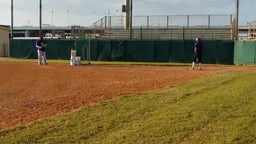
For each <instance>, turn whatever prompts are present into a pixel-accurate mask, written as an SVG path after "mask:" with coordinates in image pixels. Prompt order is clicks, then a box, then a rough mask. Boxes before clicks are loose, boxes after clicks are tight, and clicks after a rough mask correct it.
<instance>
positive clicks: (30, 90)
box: [0, 62, 243, 129]
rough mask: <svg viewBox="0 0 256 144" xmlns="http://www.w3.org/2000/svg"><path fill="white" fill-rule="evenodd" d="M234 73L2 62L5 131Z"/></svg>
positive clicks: (0, 102) (0, 110) (0, 100)
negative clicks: (126, 97)
mask: <svg viewBox="0 0 256 144" xmlns="http://www.w3.org/2000/svg"><path fill="white" fill-rule="evenodd" d="M232 69H234V68H233V67H231V66H221V67H217V66H216V67H209V66H208V67H203V70H202V71H199V70H194V71H189V67H184V66H183V67H182V66H138V65H129V66H127V65H125V66H124V65H89V66H69V65H68V64H51V63H50V64H49V65H42V66H39V65H37V64H36V63H25V62H0V81H1V83H0V129H3V128H7V127H11V126H15V125H22V124H27V123H29V122H32V121H35V120H38V119H42V118H48V117H52V116H55V115H58V114H63V113H66V112H71V111H73V110H76V109H78V108H81V107H83V106H86V105H88V104H92V103H97V102H100V101H104V100H107V99H113V98H117V97H120V96H122V95H127V94H133V93H141V92H147V91H151V90H156V89H159V88H163V87H167V86H170V85H174V84H177V83H180V82H185V81H188V80H192V79H195V78H199V77H202V76H208V75H211V74H214V73H216V72H221V71H226V70H232ZM236 69H237V68H236ZM239 69H243V68H241V67H239Z"/></svg>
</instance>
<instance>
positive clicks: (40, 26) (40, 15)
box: [39, 0, 42, 37]
mask: <svg viewBox="0 0 256 144" xmlns="http://www.w3.org/2000/svg"><path fill="white" fill-rule="evenodd" d="M41 36H42V0H40V4H39V37H41Z"/></svg>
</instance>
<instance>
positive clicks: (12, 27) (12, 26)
mask: <svg viewBox="0 0 256 144" xmlns="http://www.w3.org/2000/svg"><path fill="white" fill-rule="evenodd" d="M12 38H13V0H11V39H12Z"/></svg>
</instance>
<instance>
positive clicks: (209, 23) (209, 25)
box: [208, 15, 211, 28]
mask: <svg viewBox="0 0 256 144" xmlns="http://www.w3.org/2000/svg"><path fill="white" fill-rule="evenodd" d="M210 27H211V15H208V28H210Z"/></svg>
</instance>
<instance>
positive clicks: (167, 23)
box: [166, 16, 169, 29]
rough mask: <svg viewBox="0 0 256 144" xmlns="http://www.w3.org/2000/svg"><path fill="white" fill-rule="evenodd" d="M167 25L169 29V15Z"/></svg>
mask: <svg viewBox="0 0 256 144" xmlns="http://www.w3.org/2000/svg"><path fill="white" fill-rule="evenodd" d="M166 25H167V29H169V16H167V22H166Z"/></svg>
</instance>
